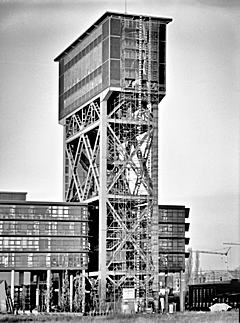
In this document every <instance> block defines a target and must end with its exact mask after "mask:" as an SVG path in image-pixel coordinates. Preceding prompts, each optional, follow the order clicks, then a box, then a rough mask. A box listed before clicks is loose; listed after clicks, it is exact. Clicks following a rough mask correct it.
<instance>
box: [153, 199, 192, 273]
mask: <svg viewBox="0 0 240 323" xmlns="http://www.w3.org/2000/svg"><path fill="white" fill-rule="evenodd" d="M188 216H189V209H188V208H185V207H184V206H174V205H171V206H159V268H160V271H168V272H177V271H180V270H185V257H186V255H187V254H186V253H185V245H186V244H188V239H185V234H186V231H188V226H189V225H188V224H187V223H185V219H186V218H188Z"/></svg>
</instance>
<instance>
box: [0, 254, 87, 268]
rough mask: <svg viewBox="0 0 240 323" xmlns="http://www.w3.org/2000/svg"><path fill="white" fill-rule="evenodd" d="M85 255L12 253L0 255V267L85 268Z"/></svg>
mask: <svg viewBox="0 0 240 323" xmlns="http://www.w3.org/2000/svg"><path fill="white" fill-rule="evenodd" d="M86 264H87V255H86V254H84V253H83V254H81V253H73V254H68V253H65V254H58V253H51V254H33V253H32V254H31V253H28V254H14V253H11V254H9V253H5V254H1V255H0V268H13V269H18V268H50V267H53V268H69V269H70V268H73V269H74V268H79V269H81V268H86Z"/></svg>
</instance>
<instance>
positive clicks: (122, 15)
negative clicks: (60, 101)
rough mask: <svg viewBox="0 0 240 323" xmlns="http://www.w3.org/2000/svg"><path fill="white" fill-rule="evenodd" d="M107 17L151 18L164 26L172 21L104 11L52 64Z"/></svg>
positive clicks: (170, 19)
mask: <svg viewBox="0 0 240 323" xmlns="http://www.w3.org/2000/svg"><path fill="white" fill-rule="evenodd" d="M107 17H115V18H120V17H124V18H132V19H139V18H140V17H142V18H143V19H144V18H151V19H152V20H158V21H162V22H164V23H165V24H168V23H169V22H171V21H172V18H164V17H156V16H146V15H132V14H126V13H119V12H111V11H106V12H105V13H104V14H103V15H102V16H101V17H100V18H99V19H98V20H97V21H96V22H95V23H93V24H92V25H91V26H90V27H89V28H88V29H87V30H86V31H85V32H84V33H83V34H81V36H79V37H78V38H77V39H76V40H75V41H74V42H73V43H71V44H70V45H69V46H68V47H67V48H66V49H65V50H64V51H63V52H62V53H61V54H60V55H58V56H57V57H56V58H55V59H54V62H58V61H59V60H60V59H61V58H62V57H64V56H65V55H67V54H68V53H69V52H70V51H71V50H72V49H73V47H75V46H76V45H77V44H78V43H79V42H81V41H82V40H83V39H84V38H85V37H86V36H88V34H89V33H90V32H91V31H93V30H94V29H95V28H96V27H98V26H99V25H100V24H101V23H102V21H103V20H104V19H106V18H107Z"/></svg>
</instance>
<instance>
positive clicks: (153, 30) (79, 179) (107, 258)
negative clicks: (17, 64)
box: [59, 13, 170, 301]
mask: <svg viewBox="0 0 240 323" xmlns="http://www.w3.org/2000/svg"><path fill="white" fill-rule="evenodd" d="M106 17H107V18H109V19H112V21H111V22H110V23H109V26H110V27H109V28H110V32H109V33H110V35H111V33H114V32H115V34H116V33H117V36H114V37H115V39H119V45H118V47H117V48H118V51H119V54H116V53H114V51H116V44H114V46H112V47H111V42H113V41H114V39H113V38H114V37H111V36H110V37H109V39H110V45H109V47H110V54H109V56H110V66H109V70H110V72H109V73H110V83H111V77H112V76H111V75H112V74H114V73H116V74H117V76H116V75H115V76H113V78H115V80H116V79H118V80H117V82H116V81H115V86H111V84H110V86H108V87H106V88H104V87H103V86H102V87H101V84H104V82H105V79H104V66H103V67H102V71H103V76H102V83H101V84H100V90H99V91H98V93H97V94H96V95H93V96H92V97H90V98H89V100H88V101H86V100H85V102H84V103H83V104H80V105H78V106H77V108H76V109H73V111H72V112H71V113H69V114H67V113H66V117H65V118H64V119H63V124H64V130H65V137H64V146H65V177H64V178H65V183H64V187H65V200H66V201H80V202H83V201H84V202H88V203H89V205H93V206H95V209H98V214H97V215H96V221H98V241H99V243H98V250H97V251H98V268H97V270H96V271H97V272H96V273H92V275H91V276H93V277H94V275H96V277H97V280H98V281H99V292H100V300H102V301H104V300H105V299H106V297H108V291H111V290H112V288H114V290H116V291H117V295H120V294H121V289H122V288H123V287H134V288H135V290H136V297H137V299H139V298H145V299H147V298H148V296H149V295H153V293H154V292H156V293H157V294H158V288H159V284H158V273H159V259H158V258H159V257H158V255H159V251H158V235H159V233H158V104H159V102H160V101H161V100H162V98H163V97H164V95H165V41H166V39H165V31H166V24H167V23H168V22H169V21H170V20H164V19H163V18H151V17H142V16H130V15H120V14H118V15H117V16H116V15H113V14H108V13H107V14H106V16H105V18H106ZM113 20H114V21H113ZM103 21H105V20H103ZM98 24H100V21H98ZM116 26H117V27H116ZM104 28H105V27H102V30H103V31H102V36H101V37H102V39H104V37H105V36H104V30H105V29H106V28H105V29H104ZM114 28H115V29H114ZM117 28H118V30H119V31H118V32H116V30H117ZM160 43H161V44H160ZM160 45H161V46H160ZM103 46H104V41H103ZM111 51H112V52H111ZM162 51H163V52H162ZM104 53H105V52H104V49H103V54H102V55H103V57H104V55H106V54H104ZM112 53H113V56H114V55H115V56H117V58H118V55H119V59H118V61H119V69H117V70H116V67H115V65H114V63H112V61H113V59H112V60H111V57H112V56H111V55H112ZM72 56H73V55H72ZM114 59H115V60H116V58H114ZM59 60H60V59H59ZM72 60H73V58H72ZM103 61H104V59H103ZM60 62H61V60H60ZM67 64H68V65H67ZM70 64H71V61H70V58H69V59H68V61H67V62H65V66H67V67H68V66H70ZM60 69H61V66H60ZM62 69H63V70H64V67H62ZM60 74H61V72H60ZM105 76H106V75H105ZM60 87H61V85H60ZM98 89H99V88H98ZM66 93H67V92H66ZM67 95H68V94H67ZM67 95H65V97H66V98H67V97H68V96H67ZM70 98H71V96H70ZM65 102H67V99H66V100H65V101H64V103H65ZM67 109H68V107H67ZM111 286H113V287H111Z"/></svg>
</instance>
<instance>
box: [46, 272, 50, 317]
mask: <svg viewBox="0 0 240 323" xmlns="http://www.w3.org/2000/svg"><path fill="white" fill-rule="evenodd" d="M50 286H51V270H50V269H47V297H46V310H47V313H49V312H50Z"/></svg>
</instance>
